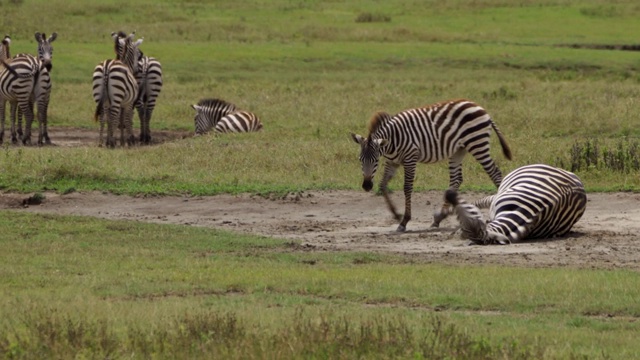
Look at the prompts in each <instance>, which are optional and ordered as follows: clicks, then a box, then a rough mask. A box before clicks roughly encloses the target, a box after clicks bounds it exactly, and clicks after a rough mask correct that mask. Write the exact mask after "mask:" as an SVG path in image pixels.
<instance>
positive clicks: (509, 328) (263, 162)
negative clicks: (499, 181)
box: [0, 0, 640, 359]
mask: <svg viewBox="0 0 640 360" xmlns="http://www.w3.org/2000/svg"><path fill="white" fill-rule="evenodd" d="M0 9H1V10H2V12H3V15H4V16H3V20H2V24H3V26H2V28H1V29H0V31H3V32H4V33H6V34H8V35H10V36H11V39H12V42H11V52H12V54H17V53H24V52H28V53H35V50H36V44H35V41H34V40H33V34H34V32H36V31H40V32H44V33H46V34H49V33H51V32H54V31H55V32H57V33H58V38H57V40H56V41H55V42H54V43H53V45H54V58H53V70H52V73H51V77H52V82H53V90H52V94H51V103H50V106H49V127H50V135H51V140H52V142H53V145H52V146H44V147H37V146H21V145H12V144H9V143H7V141H5V143H4V144H3V145H2V148H1V149H0V152H1V153H0V169H1V170H0V189H1V190H2V194H1V197H0V209H1V210H0V215H1V216H0V224H1V225H2V229H3V230H2V235H0V249H1V251H0V264H2V265H0V274H1V276H0V294H2V296H1V297H0V314H1V316H0V357H4V358H16V359H21V358H25V359H27V358H28V359H32V358H64V359H67V358H78V359H84V358H118V359H119V358H242V359H247V358H274V359H297V358H305V359H307V358H322V359H324V358H332V359H333V358H338V359H340V358H344V359H352V358H394V359H396V358H412V359H452V358H455V359H495V358H503V359H608V358H611V359H621V358H625V359H627V358H639V357H640V355H639V354H640V346H639V345H638V342H637V334H638V331H639V330H640V303H639V302H638V299H640V286H639V285H640V279H639V276H638V271H639V270H640V265H639V263H638V259H640V246H638V245H637V244H636V240H638V230H640V227H639V226H638V225H637V224H638V221H639V220H640V212H639V210H638V207H637V204H639V203H640V195H639V194H637V192H638V191H639V190H640V149H639V147H638V137H639V136H640V126H639V125H640V124H639V121H638V118H637V112H638V111H637V109H638V105H639V102H640V100H639V99H640V53H639V52H637V51H632V50H633V49H635V48H636V47H637V44H636V43H635V41H637V37H638V34H639V33H640V23H638V21H637V18H638V16H640V5H638V4H637V2H635V1H624V0H622V1H615V2H611V1H601V0H586V1H573V0H556V1H554V0H548V1H533V0H531V1H527V0H515V1H498V0H487V1H483V2H478V1H462V0H458V1H456V0H454V1H446V2H443V1H400V0H397V1H396V0H394V1H386V2H380V1H364V0H356V1H296V0H286V1H285V0H275V1H268V2H263V1H254V0H249V1H241V2H238V1H225V0H222V1H215V2H207V1H111V0H104V1H99V2H98V1H83V2H79V1H78V2H74V1H62V0H49V1H39V0H33V1H29V0H11V1H6V0H3V1H2V2H0ZM118 30H123V31H125V32H127V33H129V32H132V31H134V30H135V31H136V34H137V35H138V36H140V37H143V38H144V42H143V44H142V45H141V49H142V51H143V52H144V53H145V55H149V56H153V57H156V58H157V59H158V60H159V61H160V62H161V63H162V67H163V74H164V87H163V89H162V92H161V94H160V97H159V98H158V104H157V106H156V109H155V112H154V114H153V118H152V120H151V129H152V137H153V139H154V140H153V145H151V146H135V147H132V148H116V149H105V148H103V147H98V140H97V139H98V125H97V124H96V123H95V122H94V121H93V114H94V111H95V103H94V102H93V98H92V94H91V75H92V71H93V68H94V67H95V65H97V64H98V63H99V62H100V61H102V60H104V59H107V58H112V57H113V54H114V52H113V43H112V40H111V37H110V35H111V32H113V31H118ZM207 97H214V98H222V99H224V100H226V101H229V102H232V103H234V104H236V105H237V106H238V107H239V108H242V109H245V110H249V111H252V112H255V113H256V114H258V116H260V118H261V119H262V121H263V123H264V129H263V130H262V131H261V132H257V133H248V134H238V135H214V134H207V135H203V136H197V137H195V136H193V127H194V125H193V116H194V112H193V109H192V108H191V107H190V105H191V104H195V103H196V102H197V101H198V100H200V99H202V98H207ZM456 98H467V99H471V100H473V101H476V102H477V103H479V104H480V105H482V106H483V107H485V108H486V109H487V111H488V112H489V113H490V114H491V115H492V118H493V119H494V121H495V122H496V124H497V125H498V126H499V127H500V129H501V130H502V132H503V133H504V134H505V137H506V138H507V141H508V142H509V145H510V146H511V149H512V151H513V155H514V159H513V161H507V160H506V159H504V157H503V156H502V154H501V153H500V151H499V145H498V143H497V139H496V138H495V136H492V141H493V144H492V155H493V156H494V158H495V159H496V160H497V162H498V165H499V166H500V168H501V169H502V171H503V173H505V174H506V173H508V172H509V171H511V170H513V169H515V168H517V167H519V166H522V165H525V164H531V163H547V164H550V165H554V166H558V167H563V168H565V169H567V170H571V171H574V172H575V173H576V174H577V175H578V176H580V178H581V179H582V180H583V182H584V184H585V186H586V188H587V191H588V196H589V199H590V201H589V204H588V208H587V212H586V214H585V217H584V218H583V219H582V220H581V221H580V222H579V223H578V224H577V226H576V228H575V229H574V232H573V233H571V234H570V235H569V236H568V237H566V238H561V239H554V240H550V241H544V242H527V243H523V244H512V245H508V246H501V247H498V246H496V247H480V246H466V244H465V242H464V241H463V240H461V239H460V238H459V236H458V235H457V234H455V233H454V232H455V225H456V222H455V219H448V220H447V223H446V224H443V226H442V227H441V228H439V229H430V228H429V224H430V223H431V216H432V211H433V210H434V209H435V208H436V207H437V206H438V205H439V203H440V201H441V198H442V193H443V191H444V190H445V188H446V186H447V184H448V173H447V172H448V171H447V170H448V169H447V165H446V164H445V163H440V164H432V165H422V166H419V168H418V171H417V176H416V182H415V194H414V198H415V199H414V213H413V215H414V219H413V220H412V221H411V222H410V223H409V227H408V228H409V231H407V233H403V234H398V233H396V232H395V231H394V230H395V224H394V221H393V220H392V219H391V215H390V214H389V213H388V211H387V210H386V208H385V205H384V201H383V200H382V198H381V197H380V196H377V195H376V194H369V193H365V192H364V191H362V190H361V189H360V184H361V180H362V177H361V171H360V164H359V161H358V159H357V155H358V150H359V149H358V146H357V145H356V144H354V143H353V142H352V141H351V139H350V137H349V132H356V133H360V134H366V131H367V122H368V120H369V118H370V117H371V115H372V114H373V113H374V112H376V111H378V110H384V111H387V112H389V113H397V112H399V111H402V110H404V109H408V108H412V107H418V106H423V105H428V104H432V103H436V102H439V101H443V100H447V99H456ZM136 123H137V119H136ZM36 129H37V125H35V126H34V130H36ZM136 131H137V130H136ZM36 133H37V132H36ZM6 139H7V134H5V140H6ZM463 173H464V176H465V180H464V183H463V186H462V188H461V191H462V192H463V193H464V194H465V196H466V197H468V198H476V197H479V196H481V195H484V194H487V193H491V192H493V191H495V189H494V187H493V185H492V184H491V182H490V180H489V179H488V177H487V176H486V174H484V172H483V171H482V168H481V167H480V166H479V164H477V163H476V162H475V161H474V160H472V159H471V158H468V159H466V160H465V162H464V167H463ZM391 189H392V190H393V198H394V200H395V201H396V202H397V204H398V205H401V204H402V173H400V174H398V176H397V178H396V179H394V181H392V183H391Z"/></svg>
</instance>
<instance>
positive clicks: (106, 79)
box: [93, 32, 142, 148]
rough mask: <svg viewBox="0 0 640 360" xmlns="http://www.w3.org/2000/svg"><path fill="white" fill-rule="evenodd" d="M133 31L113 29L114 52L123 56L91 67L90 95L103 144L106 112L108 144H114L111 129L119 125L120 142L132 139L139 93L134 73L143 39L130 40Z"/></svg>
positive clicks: (112, 130)
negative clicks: (135, 105)
mask: <svg viewBox="0 0 640 360" xmlns="http://www.w3.org/2000/svg"><path fill="white" fill-rule="evenodd" d="M133 35H134V34H131V35H130V36H126V34H124V33H122V32H119V33H112V34H111V36H112V37H113V39H114V43H115V52H116V54H118V56H119V57H120V58H121V59H122V60H112V59H109V60H105V61H103V62H101V63H100V64H98V65H97V66H96V67H95V69H94V71H93V99H94V100H95V102H96V103H97V106H96V112H95V120H96V121H98V120H100V136H99V139H100V140H99V141H100V145H102V133H103V130H104V123H105V116H108V121H107V140H106V145H107V147H111V148H113V147H115V139H114V135H113V132H114V129H115V128H116V127H118V128H119V129H120V144H121V145H122V146H124V144H125V132H126V142H127V144H128V145H133V144H134V143H135V137H134V136H133V106H134V103H135V100H136V98H137V95H138V85H137V83H136V79H135V77H134V74H135V73H136V71H137V67H138V58H139V50H138V47H139V46H140V44H141V43H142V39H139V40H138V41H136V42H133Z"/></svg>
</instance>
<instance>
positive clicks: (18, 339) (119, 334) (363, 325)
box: [0, 308, 544, 359]
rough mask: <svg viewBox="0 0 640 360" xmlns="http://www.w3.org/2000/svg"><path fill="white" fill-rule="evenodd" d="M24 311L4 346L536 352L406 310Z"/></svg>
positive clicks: (115, 352)
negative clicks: (268, 320)
mask: <svg viewBox="0 0 640 360" xmlns="http://www.w3.org/2000/svg"><path fill="white" fill-rule="evenodd" d="M33 310H34V311H32V312H26V313H24V315H23V317H22V318H21V320H20V321H18V322H13V323H11V324H7V323H5V324H4V325H3V326H2V328H0V354H3V355H4V356H5V357H6V358H11V359H28V358H77V357H81V358H120V357H130V356H133V357H134V358H135V357H140V358H155V357H161V358H164V357H169V358H225V359H246V358H279V359H299V358H323V359H324V358H333V359H337V358H382V359H390V358H393V359H450V358H464V359H494V358H517V359H537V358H540V357H541V356H542V355H543V354H544V349H542V348H541V347H538V346H525V345H522V344H518V343H517V342H515V341H501V342H492V341H490V340H489V339H486V338H484V337H482V336H480V337H474V336H472V335H469V334H467V333H466V332H465V331H463V330H461V329H460V328H458V327H457V326H455V325H453V324H450V323H448V322H447V321H445V320H443V319H442V318H441V317H438V316H432V317H431V318H430V320H428V321H427V322H426V323H424V324H423V325H420V326H417V327H414V326H411V325H409V322H408V321H406V320H407V319H404V318H402V317H389V316H383V315H377V316H374V317H368V318H366V319H358V318H355V317H350V316H346V315H343V316H333V315H332V314H330V313H329V312H327V313H325V314H320V315H319V316H310V315H309V314H306V313H305V312H304V311H302V310H299V311H297V312H296V314H295V316H294V317H293V318H292V319H290V320H287V321H284V322H282V324H281V326H279V327H278V328H272V329H265V328H264V327H261V326H258V325H257V324H254V323H252V322H251V321H249V320H242V319H240V318H239V317H238V316H237V315H236V314H234V313H230V312H217V311H213V310H211V311H200V312H186V313H183V314H180V315H177V316H175V317H173V318H170V319H167V320H166V321H164V322H162V323H159V324H157V325H155V326H154V327H150V328H149V327H147V328H142V327H140V325H138V324H135V323H130V324H128V325H126V326H125V327H124V328H118V327H117V326H116V324H114V323H113V322H112V321H110V320H109V319H104V318H91V317H88V316H77V315H70V314H63V313H62V312H61V311H59V310H57V309H55V308H38V309H33Z"/></svg>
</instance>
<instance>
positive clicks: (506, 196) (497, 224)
mask: <svg viewBox="0 0 640 360" xmlns="http://www.w3.org/2000/svg"><path fill="white" fill-rule="evenodd" d="M445 200H446V201H447V202H448V203H450V204H451V205H453V207H454V208H453V212H455V213H456V214H457V216H458V221H459V222H460V227H461V229H462V237H463V238H466V239H469V240H471V241H472V242H474V243H476V244H480V245H488V244H508V243H511V242H518V241H522V240H524V239H544V238H552V237H556V236H564V235H566V234H567V233H568V232H569V231H570V230H571V228H572V227H573V225H574V224H575V223H576V222H578V220H580V218H581V217H582V215H583V214H584V211H585V208H586V205H587V195H586V193H585V190H584V186H583V185H582V182H581V181H580V179H579V178H578V177H577V176H576V175H575V174H573V173H571V172H568V171H566V170H563V169H558V168H555V167H552V166H548V165H543V164H536V165H527V166H523V167H520V168H518V169H516V170H514V171H512V172H511V173H509V174H508V175H507V176H506V177H505V178H504V180H503V181H502V184H501V185H500V187H499V188H498V193H497V194H495V195H492V196H488V197H485V198H483V199H480V200H478V201H476V202H475V203H474V204H473V205H472V204H469V203H467V202H465V201H464V200H462V199H460V198H459V196H458V194H457V192H456V191H455V190H451V189H450V190H447V191H446V193H445ZM487 207H489V208H490V210H489V212H490V215H489V221H487V222H485V221H484V219H483V217H482V214H481V213H480V210H479V208H487Z"/></svg>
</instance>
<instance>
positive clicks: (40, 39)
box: [35, 31, 42, 42]
mask: <svg viewBox="0 0 640 360" xmlns="http://www.w3.org/2000/svg"><path fill="white" fill-rule="evenodd" d="M35 38H36V41H37V42H42V34H40V32H39V31H36V33H35Z"/></svg>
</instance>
